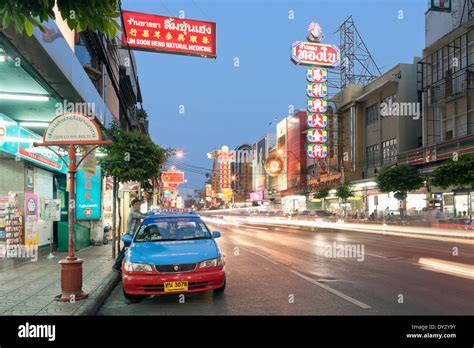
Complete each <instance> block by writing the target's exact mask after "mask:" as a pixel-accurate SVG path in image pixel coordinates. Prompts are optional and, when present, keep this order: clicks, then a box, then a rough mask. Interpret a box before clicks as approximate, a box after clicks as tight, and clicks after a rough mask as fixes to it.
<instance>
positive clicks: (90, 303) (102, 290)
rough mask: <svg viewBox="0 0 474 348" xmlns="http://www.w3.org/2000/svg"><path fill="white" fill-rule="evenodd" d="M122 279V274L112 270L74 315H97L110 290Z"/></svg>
mask: <svg viewBox="0 0 474 348" xmlns="http://www.w3.org/2000/svg"><path fill="white" fill-rule="evenodd" d="M120 279H121V277H120V274H118V273H116V272H113V271H112V272H110V273H109V275H108V276H107V277H106V278H105V280H104V281H103V282H102V283H101V284H100V285H99V286H98V287H97V288H96V289H95V290H94V291H93V292H92V293H90V294H89V297H88V298H87V299H85V301H84V304H83V305H81V306H80V307H79V308H78V309H77V310H76V311H74V313H72V315H74V316H76V315H77V316H80V315H85V316H91V315H96V314H97V312H98V310H99V308H100V307H101V306H102V304H103V303H104V302H105V300H106V299H107V296H108V295H109V294H110V292H111V291H112V290H113V289H114V288H115V286H116V285H117V284H118V283H119V281H120Z"/></svg>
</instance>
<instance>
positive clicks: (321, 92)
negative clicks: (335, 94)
mask: <svg viewBox="0 0 474 348" xmlns="http://www.w3.org/2000/svg"><path fill="white" fill-rule="evenodd" d="M306 94H307V95H308V97H310V98H326V97H327V95H328V85H327V83H308V86H307V87H306Z"/></svg>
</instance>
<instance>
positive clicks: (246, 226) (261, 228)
mask: <svg viewBox="0 0 474 348" xmlns="http://www.w3.org/2000/svg"><path fill="white" fill-rule="evenodd" d="M241 227H243V228H250V229H254V228H256V229H257V230H269V228H268V227H257V226H252V225H250V226H249V225H241Z"/></svg>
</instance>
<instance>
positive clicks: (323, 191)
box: [314, 187, 331, 199]
mask: <svg viewBox="0 0 474 348" xmlns="http://www.w3.org/2000/svg"><path fill="white" fill-rule="evenodd" d="M330 190H331V189H330V188H329V187H321V188H320V189H318V190H317V191H316V192H315V193H314V198H317V199H325V198H326V197H327V196H329V191H330Z"/></svg>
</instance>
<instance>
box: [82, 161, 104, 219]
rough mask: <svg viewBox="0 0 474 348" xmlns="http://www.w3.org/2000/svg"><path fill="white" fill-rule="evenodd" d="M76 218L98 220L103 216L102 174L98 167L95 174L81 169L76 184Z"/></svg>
mask: <svg viewBox="0 0 474 348" xmlns="http://www.w3.org/2000/svg"><path fill="white" fill-rule="evenodd" d="M76 188H77V193H76V218H77V219H78V220H96V219H100V216H101V211H100V210H101V199H100V192H101V173H100V167H99V166H97V169H96V172H95V174H93V173H91V172H87V171H85V170H82V169H79V170H78V171H77V183H76Z"/></svg>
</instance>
